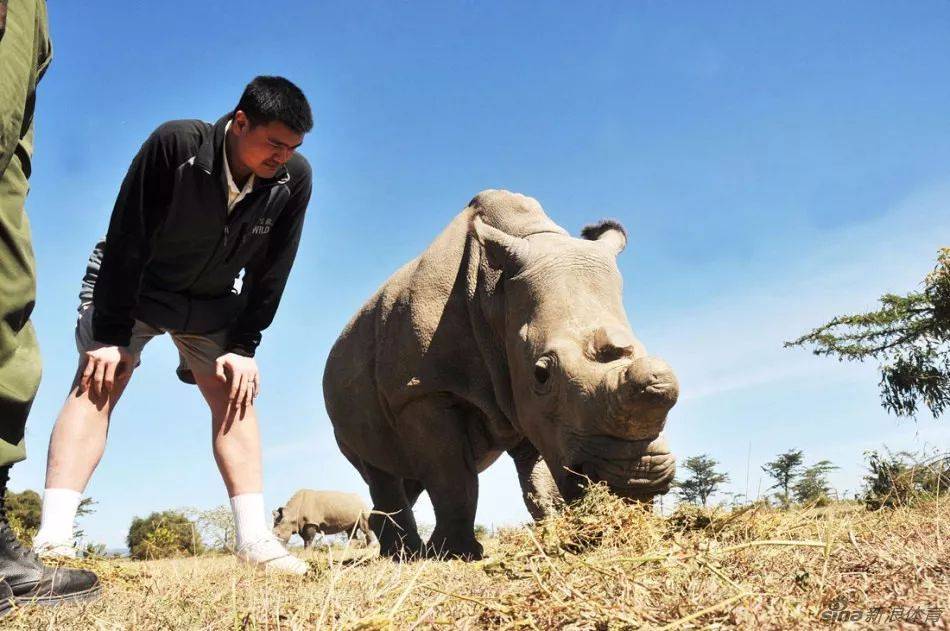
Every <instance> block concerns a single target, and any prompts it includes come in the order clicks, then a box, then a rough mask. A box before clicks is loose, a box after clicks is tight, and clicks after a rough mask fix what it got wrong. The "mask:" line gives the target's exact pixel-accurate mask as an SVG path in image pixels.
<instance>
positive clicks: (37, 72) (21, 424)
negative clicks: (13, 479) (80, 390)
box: [0, 0, 52, 466]
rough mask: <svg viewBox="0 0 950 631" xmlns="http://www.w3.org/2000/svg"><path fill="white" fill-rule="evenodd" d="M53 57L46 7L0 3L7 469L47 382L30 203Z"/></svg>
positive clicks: (1, 384)
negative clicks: (36, 128) (39, 118)
mask: <svg viewBox="0 0 950 631" xmlns="http://www.w3.org/2000/svg"><path fill="white" fill-rule="evenodd" d="M51 57H52V49H51V46H50V42H49V31H48V27H47V16H46V2H45V0H0V466H5V465H9V464H13V463H14V462H19V461H20V460H23V459H24V458H26V448H25V445H24V441H23V434H24V429H25V427H26V417H27V415H28V414H29V412H30V406H31V405H32V404H33V397H34V395H35V394H36V389H37V387H39V383H40V370H41V364H40V351H39V347H38V346H37V344H36V334H35V333H34V332H33V325H32V323H30V313H31V312H32V311H33V303H34V301H35V300H36V266H35V263H34V260H33V246H32V245H31V243H30V223H29V220H28V219H27V217H26V210H25V209H24V202H25V201H26V194H27V191H28V190H29V183H28V179H29V177H30V168H31V166H30V158H31V156H32V154H33V105H34V102H35V97H36V84H37V83H38V82H39V80H40V78H41V77H42V76H43V72H44V71H45V70H46V67H47V65H49V62H50V59H51Z"/></svg>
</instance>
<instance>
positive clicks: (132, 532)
mask: <svg viewBox="0 0 950 631" xmlns="http://www.w3.org/2000/svg"><path fill="white" fill-rule="evenodd" d="M125 542H126V544H127V545H128V546H129V555H130V556H131V557H132V558H133V559H163V558H167V557H175V556H183V555H195V554H201V553H202V552H204V545H203V544H202V542H201V537H200V536H199V535H198V531H197V529H196V527H195V523H194V522H192V521H191V520H190V519H188V518H187V517H185V516H184V515H182V514H181V513H179V512H176V511H170V510H168V511H163V512H161V513H152V514H151V515H149V516H148V517H146V518H145V519H142V518H141V517H136V518H135V519H133V520H132V525H131V526H130V527H129V536H128V537H126V540H125Z"/></svg>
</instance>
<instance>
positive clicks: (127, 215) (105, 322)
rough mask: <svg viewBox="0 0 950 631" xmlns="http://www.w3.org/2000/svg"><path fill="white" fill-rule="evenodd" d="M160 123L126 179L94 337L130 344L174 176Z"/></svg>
mask: <svg viewBox="0 0 950 631" xmlns="http://www.w3.org/2000/svg"><path fill="white" fill-rule="evenodd" d="M164 135H165V132H163V128H162V127H159V128H158V129H157V130H156V131H154V132H153V133H152V135H151V136H149V138H148V140H146V141H145V144H143V145H142V148H141V149H140V150H139V152H138V154H137V155H136V156H135V159H134V160H132V165H131V166H130V167H129V171H128V173H127V174H126V176H125V179H124V180H123V182H122V187H121V188H120V189H119V195H118V197H117V198H116V202H115V207H114V208H113V210H112V219H111V220H110V222H109V232H108V234H107V235H106V247H105V255H104V256H103V257H102V265H101V267H100V269H99V278H98V279H97V280H96V286H95V291H94V295H93V305H94V307H95V311H94V312H93V337H94V339H95V340H96V341H97V342H101V343H103V344H106V345H114V346H128V345H129V340H130V338H131V335H132V325H133V324H134V318H133V317H132V309H133V308H134V307H135V305H136V303H137V302H138V296H139V287H140V285H141V281H142V272H143V270H144V268H145V263H146V262H147V261H148V259H149V255H150V252H151V238H152V236H153V235H154V234H155V232H156V230H157V228H158V226H159V225H160V224H161V221H162V219H163V217H164V215H165V211H166V209H167V206H168V200H169V197H170V195H171V189H172V185H173V178H174V168H175V167H174V165H173V164H172V163H171V162H172V160H171V157H172V156H171V153H172V152H171V151H170V147H169V146H168V142H166V140H165V139H164V137H163V136H164Z"/></svg>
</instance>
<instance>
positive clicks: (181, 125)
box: [93, 116, 311, 357]
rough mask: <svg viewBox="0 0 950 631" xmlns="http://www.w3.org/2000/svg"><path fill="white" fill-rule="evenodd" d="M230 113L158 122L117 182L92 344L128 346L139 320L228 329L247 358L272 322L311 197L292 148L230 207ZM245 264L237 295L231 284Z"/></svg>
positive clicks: (303, 164) (303, 163)
mask: <svg viewBox="0 0 950 631" xmlns="http://www.w3.org/2000/svg"><path fill="white" fill-rule="evenodd" d="M229 118H230V117H229V116H225V117H224V118H222V119H221V120H219V121H218V122H217V123H215V124H214V125H211V124H210V123H206V122H203V121H199V120H182V121H171V122H169V123H165V124H164V125H162V126H161V127H159V128H158V129H156V130H155V131H154V132H153V133H152V135H151V136H149V138H148V140H146V141H145V144H144V145H142V148H141V149H140V150H139V152H138V154H137V155H136V156H135V159H134V160H133V161H132V166H131V167H129V172H128V173H127V174H126V176H125V180H124V181H123V182H122V188H121V189H120V190H119V196H118V199H116V203H115V208H114V209H113V211H112V219H111V221H110V223H109V232H108V235H107V236H106V247H105V255H104V257H103V260H102V267H101V269H100V270H99V277H98V279H97V281H96V286H95V292H94V297H93V304H94V306H95V310H94V312H93V334H94V337H95V339H96V341H99V342H103V343H106V344H115V345H118V346H127V345H128V344H129V338H130V336H131V332H132V325H133V323H134V320H135V319H138V320H141V321H143V322H146V323H148V324H151V325H153V326H156V327H160V328H163V329H169V330H174V331H183V332H188V333H210V332H212V331H217V330H221V329H225V328H227V329H229V330H230V342H229V344H228V348H227V349H226V350H227V351H229V352H236V353H239V354H242V355H246V356H249V357H251V356H253V355H254V351H255V349H256V348H257V345H258V343H259V342H260V339H261V331H262V330H264V329H265V328H267V326H268V325H269V324H270V323H271V321H272V320H273V319H274V313H275V312H276V310H277V304H278V303H279V302H280V296H281V293H282V292H283V290H284V285H285V284H286V282H287V275H288V274H289V272H290V268H291V265H293V262H294V256H295V255H296V253H297V245H298V243H299V242H300V233H301V230H302V229H303V221H304V212H305V211H306V209H307V203H308V201H309V200H310V188H311V173H310V165H309V164H308V163H307V160H306V159H305V158H304V157H303V156H301V155H299V154H294V156H293V157H292V158H291V159H290V161H289V162H287V164H286V165H285V166H284V167H282V168H281V169H280V170H279V171H278V172H277V174H276V175H275V176H274V177H273V178H271V179H260V178H255V183H254V187H253V189H252V190H251V192H250V193H249V194H248V195H247V196H246V197H245V198H244V199H242V200H241V201H240V202H238V203H237V205H235V207H234V209H233V210H232V211H231V213H230V215H229V214H228V207H227V177H226V175H225V172H224V162H223V158H224V156H223V148H224V129H225V126H226V125H227V122H228V120H229ZM242 269H243V270H244V277H243V285H242V289H241V292H240V293H237V292H236V291H234V290H233V288H234V285H235V279H236V278H237V277H238V275H239V273H240V272H241V270H242Z"/></svg>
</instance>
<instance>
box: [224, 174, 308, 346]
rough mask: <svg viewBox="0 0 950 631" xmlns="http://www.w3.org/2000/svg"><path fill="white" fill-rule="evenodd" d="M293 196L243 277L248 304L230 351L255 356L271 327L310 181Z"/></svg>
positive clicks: (293, 253)
mask: <svg viewBox="0 0 950 631" xmlns="http://www.w3.org/2000/svg"><path fill="white" fill-rule="evenodd" d="M307 175H308V177H307V180H306V181H305V182H302V183H301V186H300V187H299V188H298V189H297V191H295V192H294V193H293V195H292V196H291V198H290V200H289V201H288V202H287V207H286V208H285V209H284V212H283V213H281V216H280V218H279V219H278V220H277V222H276V223H275V224H274V227H273V228H272V230H273V234H272V235H271V237H270V243H269V244H268V247H267V249H266V250H265V251H264V252H263V253H262V255H261V256H258V257H255V259H254V260H253V261H252V262H251V263H250V264H249V265H248V267H247V268H246V271H245V274H244V286H243V287H244V291H245V292H246V293H247V302H246V305H245V308H244V310H243V311H242V313H241V315H240V316H239V317H238V319H237V321H236V322H235V324H234V326H232V327H231V335H230V339H229V341H228V347H227V351H228V352H229V353H236V354H238V355H243V356H245V357H253V356H254V352H255V351H256V349H257V345H258V344H259V343H260V341H261V331H263V330H264V329H266V328H267V327H268V326H270V323H271V322H272V321H273V320H274V314H275V313H276V312H277V305H278V304H279V303H280V297H281V295H282V294H283V292H284V286H285V285H286V284H287V277H288V275H289V274H290V268H291V267H292V266H293V264H294V258H295V257H296V255H297V246H298V245H299V244H300V235H301V232H302V231H303V222H304V216H305V214H306V210H307V204H308V203H309V202H310V191H311V181H310V178H309V173H308V174H307Z"/></svg>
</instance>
